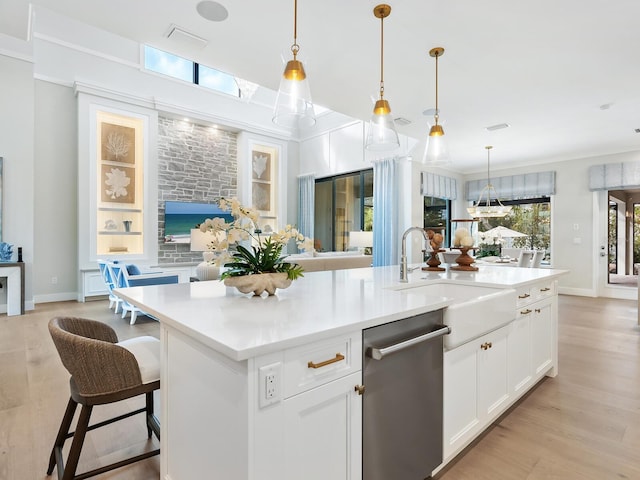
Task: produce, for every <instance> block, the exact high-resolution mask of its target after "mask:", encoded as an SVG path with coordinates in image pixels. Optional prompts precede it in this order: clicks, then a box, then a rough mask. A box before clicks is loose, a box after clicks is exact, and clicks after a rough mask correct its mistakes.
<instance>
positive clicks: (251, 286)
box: [224, 272, 291, 295]
mask: <svg viewBox="0 0 640 480" xmlns="http://www.w3.org/2000/svg"><path fill="white" fill-rule="evenodd" d="M224 284H225V285H226V286H227V287H235V288H236V289H238V291H240V292H242V293H251V292H253V294H254V295H262V294H263V293H264V292H267V293H268V294H269V295H273V294H274V293H276V289H278V288H280V289H284V288H287V287H289V285H291V279H290V278H289V277H288V274H287V273H286V272H282V273H257V274H253V275H240V276H237V277H227V278H225V279H224Z"/></svg>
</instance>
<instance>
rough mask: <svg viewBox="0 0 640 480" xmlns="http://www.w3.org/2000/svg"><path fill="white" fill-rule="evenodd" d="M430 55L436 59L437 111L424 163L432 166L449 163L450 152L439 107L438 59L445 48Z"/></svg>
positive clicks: (430, 52)
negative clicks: (441, 122)
mask: <svg viewBox="0 0 640 480" xmlns="http://www.w3.org/2000/svg"><path fill="white" fill-rule="evenodd" d="M429 55H430V56H432V57H434V58H435V59H436V109H435V113H434V115H433V118H434V122H435V123H434V124H433V125H432V126H431V129H430V130H429V136H428V137H427V146H426V148H425V150H424V156H423V159H422V161H423V162H424V163H430V164H445V163H449V162H450V161H451V160H450V159H449V150H448V149H447V144H446V140H445V138H444V130H443V129H442V125H440V124H439V123H438V121H439V120H440V109H439V107H438V58H440V57H441V56H442V55H444V48H442V47H435V48H432V49H431V50H429Z"/></svg>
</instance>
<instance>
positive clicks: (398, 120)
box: [393, 117, 411, 127]
mask: <svg viewBox="0 0 640 480" xmlns="http://www.w3.org/2000/svg"><path fill="white" fill-rule="evenodd" d="M393 121H394V122H396V125H398V126H400V127H404V126H405V125H409V124H410V123H411V120H409V119H407V118H404V117H398V118H394V119H393Z"/></svg>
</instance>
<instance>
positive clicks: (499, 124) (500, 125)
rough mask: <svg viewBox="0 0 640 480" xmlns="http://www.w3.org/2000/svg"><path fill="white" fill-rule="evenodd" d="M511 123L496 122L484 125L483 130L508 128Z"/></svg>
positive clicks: (491, 130)
mask: <svg viewBox="0 0 640 480" xmlns="http://www.w3.org/2000/svg"><path fill="white" fill-rule="evenodd" d="M510 126H511V125H509V124H508V123H498V124H497V125H491V126H490V127H484V129H485V130H488V131H490V132H493V131H494V130H502V129H503V128H509V127H510Z"/></svg>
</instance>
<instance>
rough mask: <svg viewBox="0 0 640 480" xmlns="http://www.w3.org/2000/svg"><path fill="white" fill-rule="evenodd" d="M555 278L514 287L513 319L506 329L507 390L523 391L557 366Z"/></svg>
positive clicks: (513, 391)
mask: <svg viewBox="0 0 640 480" xmlns="http://www.w3.org/2000/svg"><path fill="white" fill-rule="evenodd" d="M555 287H556V286H555V282H544V283H541V284H536V285H534V286H532V287H525V288H523V289H520V290H519V291H518V309H517V310H516V319H515V321H514V322H513V323H512V324H511V330H510V332H509V342H508V348H509V355H508V365H509V391H510V392H511V393H512V394H514V395H515V396H516V397H519V396H520V395H522V394H523V393H524V392H526V391H527V390H528V389H529V388H530V387H531V386H532V385H533V384H534V383H535V382H536V381H537V380H539V379H540V378H541V377H542V376H544V375H545V374H547V373H548V372H549V371H550V370H553V371H552V372H551V375H555V368H556V367H557V347H556V346H555V345H556V343H557V328H556V325H557V320H556V299H557V297H556V295H555Z"/></svg>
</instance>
